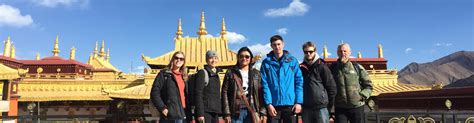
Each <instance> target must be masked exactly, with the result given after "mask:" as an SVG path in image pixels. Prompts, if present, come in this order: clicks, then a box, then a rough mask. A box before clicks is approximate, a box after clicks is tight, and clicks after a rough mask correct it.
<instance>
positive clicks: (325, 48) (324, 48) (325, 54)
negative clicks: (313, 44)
mask: <svg viewBox="0 0 474 123" xmlns="http://www.w3.org/2000/svg"><path fill="white" fill-rule="evenodd" d="M323 58H328V48H327V47H326V45H324V47H323Z"/></svg>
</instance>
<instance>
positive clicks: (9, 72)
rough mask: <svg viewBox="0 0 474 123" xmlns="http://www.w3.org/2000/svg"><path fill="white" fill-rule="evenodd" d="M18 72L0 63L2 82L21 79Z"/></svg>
mask: <svg viewBox="0 0 474 123" xmlns="http://www.w3.org/2000/svg"><path fill="white" fill-rule="evenodd" d="M19 74H20V73H19V72H18V70H15V69H12V68H10V67H7V66H5V65H3V64H1V63H0V80H12V79H17V78H20V76H19Z"/></svg>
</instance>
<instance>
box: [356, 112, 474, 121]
mask: <svg viewBox="0 0 474 123" xmlns="http://www.w3.org/2000/svg"><path fill="white" fill-rule="evenodd" d="M364 120H365V122H366V123H474V112H366V113H365V119H364Z"/></svg>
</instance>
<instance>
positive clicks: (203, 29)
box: [197, 11, 207, 38]
mask: <svg viewBox="0 0 474 123" xmlns="http://www.w3.org/2000/svg"><path fill="white" fill-rule="evenodd" d="M197 34H198V35H199V38H203V37H204V36H205V35H207V31H206V23H204V11H203V12H201V24H200V25H199V31H198V32H197Z"/></svg>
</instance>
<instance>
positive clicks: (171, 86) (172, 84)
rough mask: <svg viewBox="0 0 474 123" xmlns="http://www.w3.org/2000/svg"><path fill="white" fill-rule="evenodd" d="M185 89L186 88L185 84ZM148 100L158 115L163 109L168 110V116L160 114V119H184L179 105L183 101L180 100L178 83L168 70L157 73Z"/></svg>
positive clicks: (181, 107)
mask: <svg viewBox="0 0 474 123" xmlns="http://www.w3.org/2000/svg"><path fill="white" fill-rule="evenodd" d="M185 87H187V83H186V84H185ZM185 90H187V89H185ZM186 92H187V91H185V93H186ZM184 95H186V94H184ZM150 99H151V102H152V103H153V105H155V107H156V108H157V109H158V111H159V112H160V114H161V112H162V111H163V110H164V109H168V116H166V117H165V116H164V115H163V114H161V116H160V117H162V118H165V119H184V118H185V117H186V115H185V112H184V109H183V106H182V103H181V102H182V101H185V100H181V98H180V92H179V89H178V83H176V78H175V77H174V75H173V73H172V72H171V71H170V70H167V69H164V70H161V71H160V73H158V75H157V76H156V78H155V81H154V82H153V86H152V88H151V92H150Z"/></svg>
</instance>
